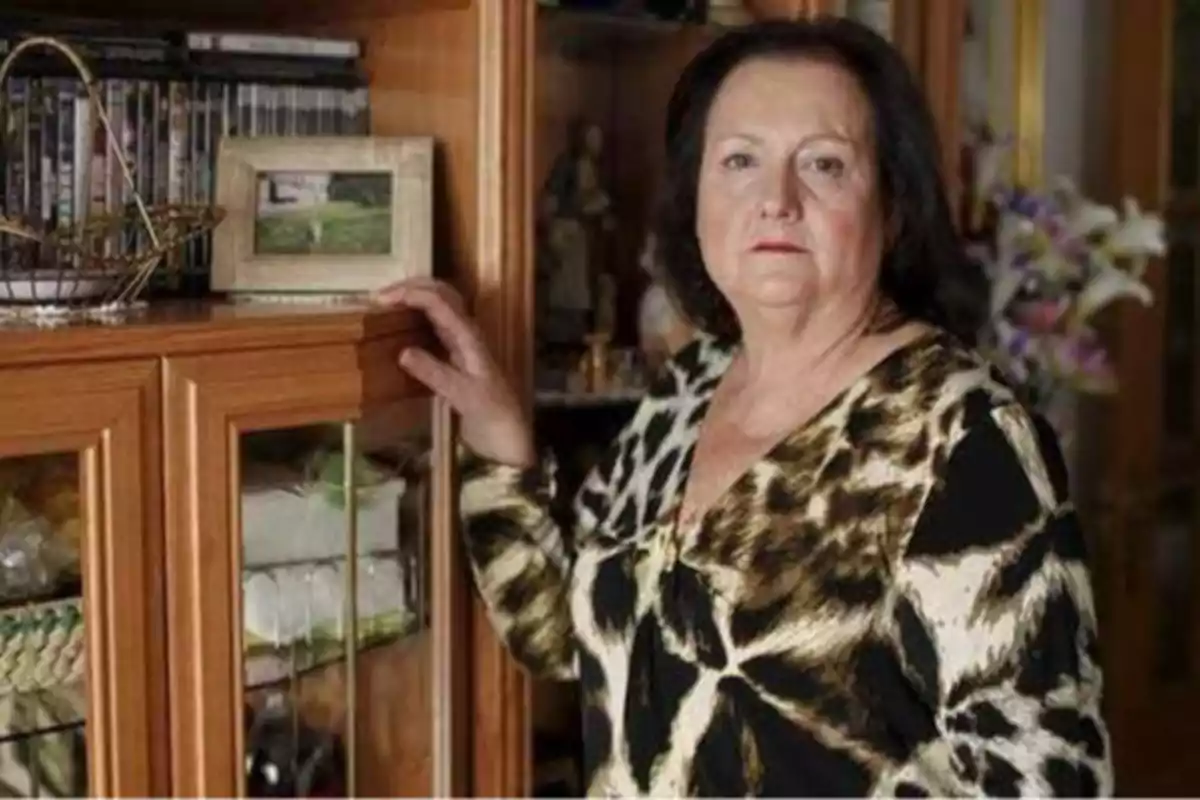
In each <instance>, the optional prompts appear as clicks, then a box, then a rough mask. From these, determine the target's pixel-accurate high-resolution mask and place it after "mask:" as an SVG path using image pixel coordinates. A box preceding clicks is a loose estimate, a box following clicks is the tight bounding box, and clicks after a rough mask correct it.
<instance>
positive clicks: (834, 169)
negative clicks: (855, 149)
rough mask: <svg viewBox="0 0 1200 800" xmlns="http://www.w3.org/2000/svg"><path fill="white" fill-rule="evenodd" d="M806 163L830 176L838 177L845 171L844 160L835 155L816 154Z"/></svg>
mask: <svg viewBox="0 0 1200 800" xmlns="http://www.w3.org/2000/svg"><path fill="white" fill-rule="evenodd" d="M808 163H809V165H810V166H811V167H812V168H813V169H815V170H816V171H817V172H819V173H821V174H822V175H828V176H830V177H832V178H840V177H841V176H842V173H843V172H845V171H846V162H844V161H842V160H841V159H840V158H837V157H836V156H817V157H816V158H814V159H812V160H811V161H809V162H808Z"/></svg>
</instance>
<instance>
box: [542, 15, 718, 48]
mask: <svg viewBox="0 0 1200 800" xmlns="http://www.w3.org/2000/svg"><path fill="white" fill-rule="evenodd" d="M538 25H539V27H541V28H542V30H543V33H542V36H543V38H542V42H543V44H545V45H549V46H552V47H554V48H555V49H556V50H557V51H558V52H559V53H560V54H561V55H563V56H564V57H567V58H573V59H581V60H586V59H592V58H602V57H607V56H612V55H613V54H615V53H619V52H621V51H627V50H634V49H639V48H644V47H646V46H648V45H655V44H659V43H662V42H666V41H670V40H671V39H672V38H674V37H678V36H680V35H684V36H700V37H713V36H716V35H717V34H718V33H719V32H720V31H722V30H723V28H722V27H721V26H718V25H711V24H708V23H701V22H695V21H690V20H666V19H660V18H658V17H655V16H652V15H650V14H633V13H617V12H603V11H592V10H582V9H567V8H556V7H553V6H539V7H538Z"/></svg>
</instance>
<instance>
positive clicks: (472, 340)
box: [377, 279, 489, 374]
mask: <svg viewBox="0 0 1200 800" xmlns="http://www.w3.org/2000/svg"><path fill="white" fill-rule="evenodd" d="M377 297H380V298H382V302H388V303H392V304H397V305H403V306H406V307H409V308H415V309H419V310H420V311H422V312H423V313H424V314H425V316H426V318H427V319H428V320H429V322H430V323H431V324H432V325H433V327H434V329H435V331H436V332H437V334H438V338H439V339H441V341H442V344H443V346H445V348H446V349H447V350H448V351H449V352H450V356H451V361H452V362H454V363H456V364H458V365H459V366H461V367H462V368H463V369H465V370H467V371H468V372H471V373H474V374H479V373H481V372H482V371H483V370H484V369H486V367H487V365H488V362H489V357H488V353H487V350H486V348H484V346H483V343H482V342H481V340H480V336H479V332H478V330H477V329H476V327H475V325H474V324H473V323H472V322H471V321H470V319H468V318H467V316H466V314H465V313H464V311H463V303H462V298H461V297H459V295H458V293H457V292H455V291H454V290H453V289H452V288H450V287H449V286H447V285H446V284H444V283H441V282H439V281H433V280H428V281H427V280H422V279H414V280H410V281H405V282H404V283H402V284H398V285H397V286H395V287H389V288H388V289H385V290H384V291H383V292H382V293H381V294H380V295H377Z"/></svg>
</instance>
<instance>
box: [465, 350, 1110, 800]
mask: <svg viewBox="0 0 1200 800" xmlns="http://www.w3.org/2000/svg"><path fill="white" fill-rule="evenodd" d="M731 355H732V350H731V349H729V348H727V347H723V346H721V345H719V344H718V343H717V342H715V341H714V340H710V339H707V338H701V339H698V340H697V341H696V342H694V343H692V344H691V345H689V346H688V347H687V348H685V349H684V350H683V351H682V352H681V353H680V354H679V355H678V356H677V357H676V358H675V359H674V361H673V362H672V363H671V364H670V365H669V370H668V371H667V377H666V378H665V379H664V380H663V381H662V382H661V384H660V385H659V386H657V387H656V388H655V389H654V390H652V391H651V393H650V395H649V397H648V398H647V399H646V400H645V401H644V402H643V403H642V406H641V408H640V409H639V410H638V411H637V413H636V415H635V417H634V418H633V420H632V421H631V422H630V423H629V425H628V426H627V428H626V429H625V430H624V431H623V433H622V434H621V435H620V437H619V438H618V441H617V442H616V443H615V445H614V446H613V447H612V448H611V452H610V453H609V454H608V456H607V458H606V459H604V460H603V462H602V463H601V464H600V465H599V466H598V467H597V469H596V470H594V471H593V473H592V474H591V475H590V476H589V477H588V479H587V480H586V481H585V484H584V486H583V487H582V489H581V490H580V492H579V495H578V497H577V500H576V503H575V507H576V512H577V520H575V526H574V529H573V536H572V537H570V539H568V537H565V536H564V535H563V534H564V532H563V530H562V529H561V528H560V527H559V526H558V525H557V524H556V523H555V521H554V520H553V519H552V518H551V514H550V513H549V510H548V509H549V501H550V497H551V495H552V492H553V490H554V489H553V479H552V475H551V474H550V473H551V471H549V470H541V471H536V470H530V471H525V472H522V471H519V470H517V469H514V468H511V467H505V466H502V465H496V464H491V463H484V462H480V461H478V460H476V461H475V462H474V463H473V465H471V466H469V467H468V468H467V472H466V474H465V475H464V477H465V478H466V481H465V483H464V488H463V514H464V522H465V525H464V532H465V533H464V535H465V537H466V541H467V545H468V551H469V557H470V561H471V563H472V567H473V570H474V575H475V580H476V583H477V585H478V588H479V591H480V593H481V594H482V596H483V598H484V600H485V602H486V604H487V606H488V608H489V612H490V615H491V620H492V622H493V624H494V625H495V627H496V630H497V631H498V632H499V634H500V635H501V636H502V637H503V639H504V640H505V642H506V644H507V646H508V647H509V649H510V650H511V652H512V653H513V654H515V656H516V657H517V658H518V659H519V660H520V661H521V662H522V663H523V664H525V665H526V666H527V667H528V668H529V669H530V670H532V671H534V672H535V673H537V674H539V675H540V676H543V677H552V678H559V679H571V678H578V679H579V680H580V681H581V686H582V690H583V696H584V709H583V725H584V732H583V733H584V747H585V764H586V779H587V781H588V792H589V794H594V795H595V794H598V795H610V796H611V795H620V796H634V795H647V794H650V795H657V796H681V795H720V796H725V797H732V796H745V795H760V794H761V795H790V796H803V795H808V796H812V795H819V796H827V797H828V796H835V795H888V796H900V797H914V796H923V795H939V796H946V795H958V796H962V795H989V796H1015V795H1017V794H1022V795H1041V796H1047V795H1070V796H1082V795H1095V794H1107V793H1109V792H1111V788H1112V785H1111V784H1112V779H1111V774H1110V758H1109V751H1108V734H1107V731H1106V728H1105V726H1104V723H1103V721H1102V719H1101V716H1100V693H1101V674H1100V667H1099V659H1098V655H1097V642H1096V621H1095V614H1094V611H1093V605H1092V595H1091V588H1090V585H1089V575H1088V572H1087V569H1086V567H1085V563H1084V558H1085V553H1084V544H1083V541H1082V536H1081V532H1080V530H1079V527H1078V524H1077V521H1076V517H1075V514H1074V512H1073V510H1072V507H1071V505H1070V503H1069V501H1068V500H1067V499H1066V497H1065V480H1064V477H1065V476H1064V474H1063V469H1062V464H1061V461H1060V459H1059V457H1058V451H1057V449H1056V448H1055V447H1054V446H1053V445H1047V443H1046V440H1045V439H1044V438H1042V437H1039V434H1038V432H1037V429H1036V428H1035V427H1034V426H1033V424H1032V422H1031V419H1030V417H1029V416H1027V414H1026V413H1025V411H1023V410H1022V408H1021V407H1020V406H1019V405H1018V404H1017V403H1016V401H1015V400H1014V398H1013V396H1012V394H1011V393H1010V391H1009V390H1008V389H1007V388H1006V387H1005V386H1004V385H1003V384H1002V383H1001V382H1000V381H999V380H998V379H997V377H996V376H995V375H994V373H992V372H990V371H989V369H988V368H987V367H986V366H985V364H984V362H982V361H981V360H979V359H978V357H976V356H975V355H973V354H972V353H971V352H970V351H968V350H965V349H963V348H961V347H959V346H958V345H957V344H955V342H954V340H953V339H951V338H950V337H949V336H948V335H946V334H943V333H931V334H928V335H926V336H924V337H922V338H920V339H918V340H917V341H915V342H912V343H910V344H908V345H906V346H904V347H901V348H900V349H899V350H897V351H895V352H893V353H892V354H891V355H890V356H888V357H887V358H886V359H884V360H883V361H882V362H880V363H879V364H878V365H876V366H875V367H874V368H873V369H871V370H870V371H869V372H868V373H867V374H866V375H864V376H863V377H862V378H861V379H859V380H858V381H856V382H855V383H854V384H852V385H851V386H850V387H849V388H848V389H847V390H845V391H844V392H843V393H842V394H841V395H839V396H838V397H837V398H836V399H835V400H834V401H832V402H831V403H830V404H829V405H828V406H826V407H825V408H824V410H823V411H821V412H820V413H819V414H818V415H817V416H816V417H815V418H814V419H813V420H812V421H810V422H809V423H807V424H805V425H804V426H802V427H801V428H800V429H798V430H797V431H795V432H794V433H793V434H792V435H790V436H789V437H787V438H786V439H785V440H784V441H783V442H781V443H780V444H779V445H778V446H777V447H775V448H774V449H773V450H772V451H771V452H770V453H769V455H768V456H767V457H765V458H764V459H762V460H761V461H760V462H759V463H757V464H756V465H755V466H753V467H752V468H751V469H750V470H749V471H748V472H746V473H745V474H744V475H743V476H742V477H741V478H740V480H739V481H738V482H737V483H736V485H735V486H734V488H733V489H732V490H730V491H729V492H728V493H726V494H725V496H724V497H723V498H722V499H721V500H720V501H718V503H717V504H716V505H715V506H714V507H713V508H712V510H711V511H710V512H709V513H708V514H707V515H706V516H705V517H704V519H703V520H702V521H701V522H700V523H699V524H698V525H697V526H695V527H694V528H693V529H690V530H684V529H681V526H680V525H679V524H677V511H678V506H679V501H680V495H681V493H682V487H683V485H684V482H685V480H686V477H687V472H688V464H689V459H690V457H691V453H692V448H693V446H694V445H695V442H696V438H697V432H698V426H699V423H700V421H701V419H702V417H703V416H704V412H705V408H706V406H707V403H708V400H709V397H710V395H711V393H712V391H713V388H714V387H715V385H716V383H717V381H718V379H719V377H720V376H721V374H722V372H723V370H724V369H725V367H726V366H727V365H728V363H729V360H730V357H731Z"/></svg>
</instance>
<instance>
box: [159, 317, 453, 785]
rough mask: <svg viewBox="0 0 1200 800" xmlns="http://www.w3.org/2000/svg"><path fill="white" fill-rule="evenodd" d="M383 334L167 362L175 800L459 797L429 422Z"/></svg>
mask: <svg viewBox="0 0 1200 800" xmlns="http://www.w3.org/2000/svg"><path fill="white" fill-rule="evenodd" d="M401 344H402V343H401V342H400V341H398V340H395V339H385V340H381V341H377V342H375V343H371V344H367V345H359V346H352V345H347V346H326V347H308V348H296V349H276V350H265V351H258V352H244V353H227V354H221V355H211V356H197V357H187V358H179V359H172V360H169V361H168V363H167V367H166V398H167V399H166V418H167V428H166V454H167V455H166V467H167V481H168V487H169V488H168V492H167V530H168V539H169V545H168V571H169V583H168V585H169V607H170V622H171V625H172V633H173V636H172V639H171V663H172V683H171V689H172V693H171V709H172V717H173V737H172V738H173V758H174V776H175V787H174V788H175V791H177V792H179V793H181V794H184V795H189V796H193V795H206V796H232V795H253V794H264V793H273V794H283V795H287V796H303V795H313V794H322V795H337V796H355V795H358V796H375V797H380V796H425V797H428V796H437V795H449V794H462V793H463V792H464V789H465V783H464V779H465V777H466V775H467V769H468V767H467V759H468V757H469V753H467V752H465V748H464V744H465V743H466V739H465V738H464V737H465V733H466V731H465V726H464V725H463V723H462V714H463V712H464V708H465V706H464V704H463V702H462V701H463V700H465V695H466V693H467V690H466V688H465V685H464V676H465V675H466V673H465V672H464V666H465V665H464V663H463V658H464V654H465V652H466V648H465V647H463V646H462V642H460V641H459V639H461V638H463V637H465V635H466V631H467V630H468V628H467V625H466V624H465V617H464V616H463V613H464V611H465V610H466V608H467V605H466V601H467V599H468V597H469V595H467V594H466V575H465V572H464V571H463V570H462V569H460V568H459V566H458V565H457V564H456V558H457V542H456V541H455V540H454V537H453V533H452V531H453V527H454V526H453V524H452V523H453V517H452V509H453V508H454V503H453V500H454V493H453V482H452V478H451V474H450V470H449V463H450V462H449V456H450V452H451V451H450V449H449V447H448V443H449V441H450V433H449V423H448V419H449V417H448V416H447V414H446V413H445V412H444V410H442V409H440V406H439V405H438V404H436V403H433V402H431V401H430V399H429V398H428V397H426V396H425V394H424V393H423V391H421V390H419V388H418V386H417V385H416V384H415V383H414V382H412V381H411V380H409V379H407V378H406V377H405V376H403V375H402V373H401V372H400V371H399V369H398V368H397V367H396V361H395V358H396V355H397V354H398V352H399V350H400V347H401ZM347 454H349V456H348V455H347ZM351 556H353V557H351ZM351 587H355V588H353V589H352V588H351Z"/></svg>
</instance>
